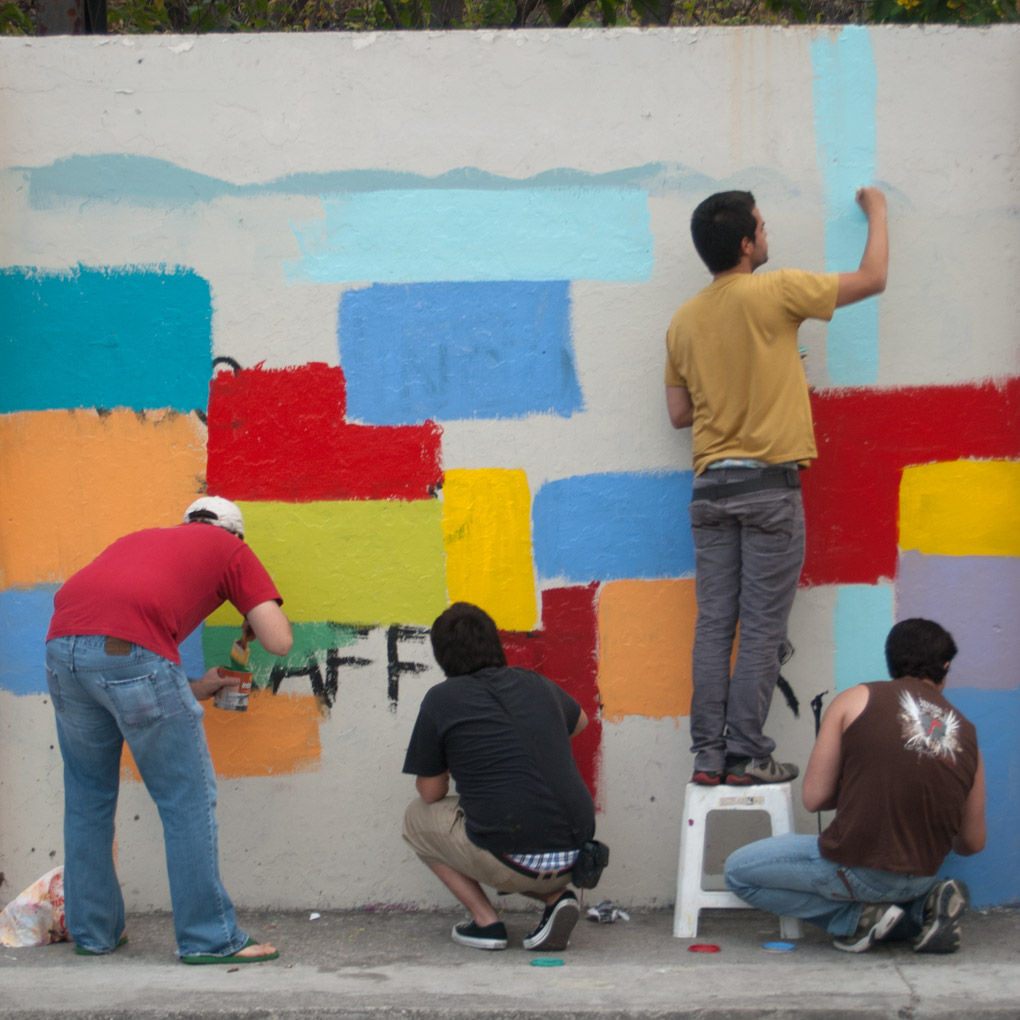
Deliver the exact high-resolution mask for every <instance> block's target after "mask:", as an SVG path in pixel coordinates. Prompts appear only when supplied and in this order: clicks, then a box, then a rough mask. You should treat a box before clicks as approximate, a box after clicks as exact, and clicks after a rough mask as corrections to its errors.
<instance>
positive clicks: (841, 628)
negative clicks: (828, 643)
mask: <svg viewBox="0 0 1020 1020" xmlns="http://www.w3.org/2000/svg"><path fill="white" fill-rule="evenodd" d="M892 597H893V590H892V588H891V587H890V586H888V585H872V584H847V585H842V586H841V587H840V588H839V590H838V591H837V592H836V619H835V622H834V626H833V632H834V636H835V644H836V662H835V673H836V690H837V691H845V690H846V689H847V688H848V687H854V686H855V685H857V684H867V683H872V682H873V681H875V680H886V679H888V677H889V671H888V669H887V668H886V664H885V639H886V636H887V635H888V633H889V628H890V627H892V625H893V598H892Z"/></svg>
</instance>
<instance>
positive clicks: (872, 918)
mask: <svg viewBox="0 0 1020 1020" xmlns="http://www.w3.org/2000/svg"><path fill="white" fill-rule="evenodd" d="M903 914H904V910H903V908H902V907H898V906H896V904H895V903H869V904H867V905H866V906H865V907H864V909H863V910H862V911H861V919H860V921H858V923H857V930H856V931H855V932H854V933H853V934H852V935H844V936H841V937H839V938H834V939H833V940H832V945H833V946H834V947H835V948H836V949H841V950H842V951H843V952H844V953H866V952H867V951H868V950H869V949H870V948H871V947H872V946H873V945H874V944H875V943H876V942H881V941H882V940H883V939H885V938H886V937H887V936H888V935H889V933H890V932H891V931H892V930H893V928H895V927H896V925H897V924H899V922H900V919H901V918H902V917H903Z"/></svg>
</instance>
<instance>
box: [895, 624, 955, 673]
mask: <svg viewBox="0 0 1020 1020" xmlns="http://www.w3.org/2000/svg"><path fill="white" fill-rule="evenodd" d="M956 651H957V649H956V642H955V641H954V640H953V636H952V634H950V633H949V631H947V630H946V629H945V628H943V627H940V626H939V625H938V624H937V623H935V621H934V620H922V619H920V618H918V617H915V618H914V619H911V620H901V621H900V622H899V623H897V624H896V626H895V627H893V629H892V630H891V631H889V636H888V637H887V638H886V639H885V661H886V665H887V666H888V667H889V676H891V677H892V678H893V680H898V679H899V678H900V677H904V676H916V677H923V678H927V679H928V680H932V681H934V682H935V683H937V684H940V683H942V681H943V680H945V678H946V673H947V672H948V670H949V665H948V664H949V663H950V662H951V661H952V660H953V658H954V657H955V655H956Z"/></svg>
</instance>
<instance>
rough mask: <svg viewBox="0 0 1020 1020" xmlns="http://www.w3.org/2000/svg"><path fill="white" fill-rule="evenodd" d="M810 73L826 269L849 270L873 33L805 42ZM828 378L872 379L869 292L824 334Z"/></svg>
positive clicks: (871, 112)
mask: <svg viewBox="0 0 1020 1020" xmlns="http://www.w3.org/2000/svg"><path fill="white" fill-rule="evenodd" d="M811 64H812V69H813V72H814V92H813V96H814V107H815V140H816V148H817V156H818V168H819V170H820V171H821V174H822V187H823V193H824V196H825V213H826V215H825V268H826V270H827V271H828V272H830V273H849V272H853V271H854V270H855V269H856V268H857V266H858V264H859V263H860V260H861V254H862V253H863V251H864V243H865V240H866V239H867V236H868V230H867V221H866V219H865V217H864V215H863V214H862V213H861V212H860V211H859V210H858V209H857V208H856V206H855V203H854V196H855V194H856V192H857V189H858V188H861V187H864V186H866V185H868V184H870V183H871V179H872V176H873V174H874V170H875V150H876V147H877V128H876V122H875V104H876V102H877V96H878V77H877V73H876V70H875V57H874V53H873V52H872V47H871V35H870V33H869V31H868V29H866V28H862V27H858V26H853V25H848V26H846V27H845V28H844V29H843V30H842V31H841V32H840V33H839V36H838V37H837V38H833V36H832V33H831V31H827V32H825V33H824V34H821V35H819V36H817V37H815V38H814V39H813V40H812V42H811ZM826 349H827V362H828V364H827V367H828V372H829V378H830V379H831V381H832V382H833V383H835V384H836V385H841V386H850V385H864V384H867V383H873V382H875V381H876V380H877V379H878V303H877V300H876V299H875V298H871V299H869V300H867V301H865V302H863V303H861V304H860V305H855V306H852V307H850V308H843V309H840V310H839V311H837V312H836V314H835V316H834V317H833V319H832V322H831V323H830V325H829V328H828V333H827V339H826Z"/></svg>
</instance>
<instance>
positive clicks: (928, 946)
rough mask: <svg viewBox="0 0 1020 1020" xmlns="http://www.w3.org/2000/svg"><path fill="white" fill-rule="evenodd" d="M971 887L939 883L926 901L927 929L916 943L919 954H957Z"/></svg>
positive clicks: (945, 881)
mask: <svg viewBox="0 0 1020 1020" xmlns="http://www.w3.org/2000/svg"><path fill="white" fill-rule="evenodd" d="M969 899H970V894H969V892H968V890H967V886H966V885H965V884H964V883H963V882H960V881H959V880H958V879H955V878H946V879H943V880H942V881H941V882H936V883H935V885H934V886H933V887H932V890H931V892H930V893H928V896H927V899H925V901H924V925H923V927H922V928H921V933H920V934H919V935H918V936H917V938H916V939H914V952H915V953H955V952H956V950H957V949H959V948H960V924H959V921H960V918H961V917H963V915H964V913H965V912H966V910H967V903H968V901H969Z"/></svg>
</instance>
